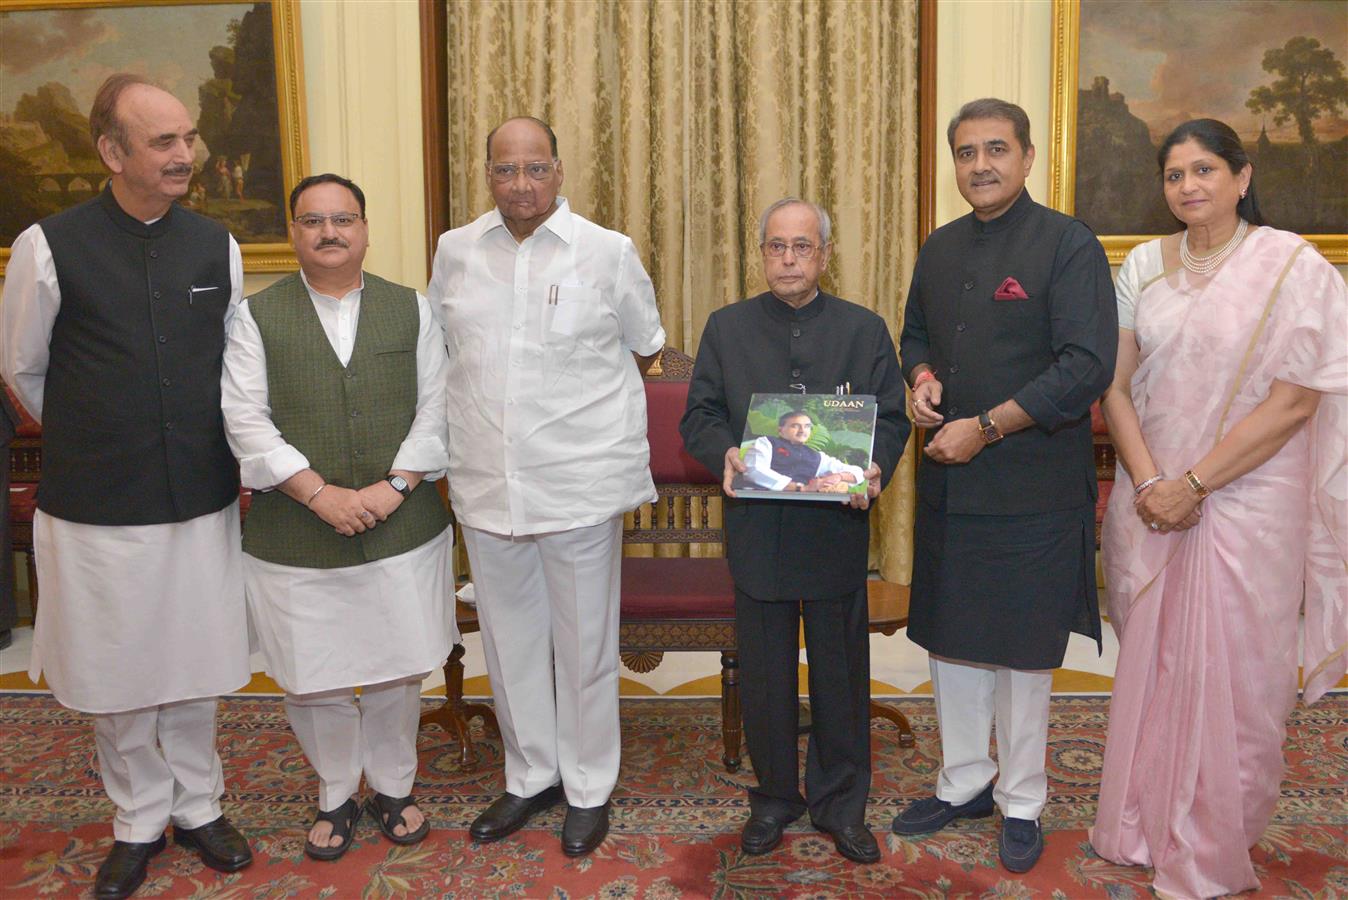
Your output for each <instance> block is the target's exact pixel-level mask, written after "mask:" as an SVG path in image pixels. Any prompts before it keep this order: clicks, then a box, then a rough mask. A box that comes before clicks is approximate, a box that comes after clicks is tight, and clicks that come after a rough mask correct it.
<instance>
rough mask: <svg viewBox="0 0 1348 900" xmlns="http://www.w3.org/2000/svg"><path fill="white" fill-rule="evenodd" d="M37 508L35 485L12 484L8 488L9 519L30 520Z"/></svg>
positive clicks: (13, 520)
mask: <svg viewBox="0 0 1348 900" xmlns="http://www.w3.org/2000/svg"><path fill="white" fill-rule="evenodd" d="M36 510H37V485H36V484H14V485H10V488H9V520H10V521H11V522H31V521H33V513H34V511H36Z"/></svg>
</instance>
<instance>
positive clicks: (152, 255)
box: [150, 250, 159, 259]
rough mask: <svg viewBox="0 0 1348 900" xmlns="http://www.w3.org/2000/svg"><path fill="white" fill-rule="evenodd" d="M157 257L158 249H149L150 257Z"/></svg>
mask: <svg viewBox="0 0 1348 900" xmlns="http://www.w3.org/2000/svg"><path fill="white" fill-rule="evenodd" d="M158 258H159V251H158V250H151V251H150V259H158Z"/></svg>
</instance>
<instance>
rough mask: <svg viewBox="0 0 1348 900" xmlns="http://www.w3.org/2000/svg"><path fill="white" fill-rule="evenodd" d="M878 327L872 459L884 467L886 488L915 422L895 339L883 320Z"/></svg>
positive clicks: (882, 474) (872, 381)
mask: <svg viewBox="0 0 1348 900" xmlns="http://www.w3.org/2000/svg"><path fill="white" fill-rule="evenodd" d="M876 331H877V332H878V335H877V340H876V348H875V357H874V362H873V363H872V364H871V379H870V384H873V385H875V400H876V407H877V411H876V419H875V446H874V449H873V450H872V452H871V459H872V460H873V461H874V463H875V464H876V465H877V466H879V467H880V487H881V488H882V489H883V488H884V487H885V485H887V484H889V479H890V478H891V477H893V475H894V470H895V469H896V468H898V465H899V460H900V459H902V458H903V449H904V447H905V446H907V444H908V435H909V433H910V432H911V431H912V426H911V425H910V424H909V422H908V411H907V409H906V404H907V392H906V390H905V388H904V383H903V375H902V373H901V372H900V370H899V359H898V356H896V355H895V353H894V341H893V339H892V338H890V336H889V329H888V328H886V327H885V326H884V323H883V322H882V323H880V327H879V328H877V329H876ZM905 333H906V332H905Z"/></svg>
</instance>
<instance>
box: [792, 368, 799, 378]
mask: <svg viewBox="0 0 1348 900" xmlns="http://www.w3.org/2000/svg"><path fill="white" fill-rule="evenodd" d="M791 377H792V378H799V377H800V369H792V370H791Z"/></svg>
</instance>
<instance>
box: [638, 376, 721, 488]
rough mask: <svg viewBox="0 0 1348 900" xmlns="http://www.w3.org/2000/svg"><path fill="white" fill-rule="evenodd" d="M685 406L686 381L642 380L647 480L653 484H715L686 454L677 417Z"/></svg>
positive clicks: (679, 417)
mask: <svg viewBox="0 0 1348 900" xmlns="http://www.w3.org/2000/svg"><path fill="white" fill-rule="evenodd" d="M687 405H688V382H686V381H648V382H646V440H647V443H649V444H650V447H651V479H652V480H653V481H654V482H655V483H656V484H717V483H719V481H720V478H719V477H713V476H712V474H711V473H710V472H708V471H707V469H706V467H705V466H703V465H702V464H701V463H700V462H698V461H697V460H695V459H693V458H692V457H691V456H689V455H688V451H687V450H685V449H684V447H683V437H682V436H681V435H680V434H679V420H680V419H682V418H683V410H684V407H685V406H687Z"/></svg>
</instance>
